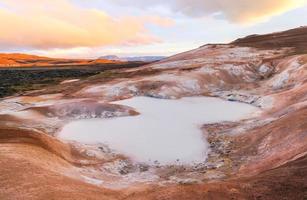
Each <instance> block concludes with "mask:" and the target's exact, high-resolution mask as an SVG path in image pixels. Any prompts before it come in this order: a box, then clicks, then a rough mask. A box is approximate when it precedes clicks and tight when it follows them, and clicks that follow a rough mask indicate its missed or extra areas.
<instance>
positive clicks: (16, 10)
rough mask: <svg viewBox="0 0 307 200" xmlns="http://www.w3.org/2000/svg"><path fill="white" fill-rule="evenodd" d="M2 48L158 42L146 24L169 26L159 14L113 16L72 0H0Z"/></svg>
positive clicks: (0, 44) (71, 46)
mask: <svg viewBox="0 0 307 200" xmlns="http://www.w3.org/2000/svg"><path fill="white" fill-rule="evenodd" d="M0 5H1V6H0V25H1V31H0V46H1V47H2V48H33V49H50V48H74V47H96V46H104V45H115V44H120V45H135V44H150V43H155V42H159V39H158V38H157V37H155V36H153V35H151V34H150V33H149V31H148V30H146V28H145V25H146V24H147V23H152V24H156V25H159V26H161V25H162V26H166V25H168V24H170V21H169V19H163V18H161V17H157V16H150V17H148V18H146V17H144V18H136V17H132V16H124V17H112V16H109V15H107V14H106V13H104V12H103V11H101V10H97V9H88V8H81V7H78V6H76V5H74V4H73V3H72V2H71V1H69V0H52V1H50V0H27V1H24V0H0Z"/></svg>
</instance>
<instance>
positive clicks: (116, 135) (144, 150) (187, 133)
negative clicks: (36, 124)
mask: <svg viewBox="0 0 307 200" xmlns="http://www.w3.org/2000/svg"><path fill="white" fill-rule="evenodd" d="M114 103H116V104H121V105H126V106H130V107H133V108H135V109H136V110H137V111H138V112H139V113H141V114H140V115H138V116H129V117H118V118H113V119H91V120H79V121H74V122H71V123H69V124H67V125H66V126H64V128H63V129H62V131H61V132H60V133H59V135H58V137H59V138H61V139H64V140H73V141H77V142H80V143H86V144H99V143H103V144H107V145H108V146H109V147H110V148H111V149H113V150H115V151H116V152H118V153H121V154H123V155H126V156H128V157H130V158H131V159H132V160H134V161H136V162H145V163H153V162H155V161H158V162H159V163H160V164H161V165H168V164H177V163H178V164H195V163H200V162H204V161H205V160H206V158H207V153H208V143H207V141H206V138H204V136H203V134H202V131H201V130H200V127H201V125H203V124H205V123H214V122H221V121H236V120H240V119H242V118H246V117H249V115H250V114H253V113H255V112H256V111H258V109H257V108H256V107H253V106H251V105H248V104H243V103H237V102H229V101H224V100H221V99H218V98H211V97H188V98H182V99H179V100H164V99H155V98H150V97H134V98H131V99H128V100H123V101H118V102H114Z"/></svg>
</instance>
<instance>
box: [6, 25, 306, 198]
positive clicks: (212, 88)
mask: <svg viewBox="0 0 307 200" xmlns="http://www.w3.org/2000/svg"><path fill="white" fill-rule="evenodd" d="M272 38H273V39H272ZM305 40H306V27H303V28H299V29H294V30H290V31H286V32H281V33H274V34H270V35H264V36H252V37H248V38H245V39H241V40H237V41H235V42H233V43H232V44H225V45H206V46H203V47H200V48H198V49H195V50H192V51H189V52H185V53H182V54H179V55H175V56H172V57H170V58H167V59H165V60H162V61H160V62H158V63H154V64H151V65H147V66H144V67H141V68H138V69H121V70H114V71H113V72H108V73H101V74H98V75H96V76H93V77H90V78H88V79H87V80H82V81H78V82H69V83H66V84H63V85H60V86H50V87H48V88H46V89H45V90H44V91H36V92H32V93H28V94H26V95H24V96H19V97H9V98H5V99H2V101H0V149H1V151H0V198H1V199H45V198H49V199H140V200H141V199H142V200H147V199H178V200H180V199H185V200H186V199H267V200H272V199H273V200H274V199H276V200H277V199H278V200H279V199H306V198H307V193H306V191H307V162H306V161H307V160H306V153H307V121H306V118H307V54H303V52H305V51H306V48H307V46H306V45H301V44H302V43H301V42H300V41H305ZM272 43H274V45H272ZM275 44H276V45H275ZM298 49H299V51H298ZM134 96H149V97H155V98H165V99H176V98H181V97H187V96H215V97H219V98H222V99H226V100H229V101H238V102H244V103H247V104H251V105H254V106H257V107H259V108H260V109H261V110H262V112H261V115H258V116H255V117H251V118H249V119H246V120H241V121H239V122H221V123H214V124H203V126H202V132H203V135H204V136H205V137H206V138H207V140H208V142H209V144H210V153H209V155H208V159H207V161H206V162H205V163H203V164H201V165H199V166H167V167H157V166H143V165H138V164H135V163H133V162H131V160H129V158H127V157H125V156H124V155H120V154H113V153H110V152H109V151H108V149H107V148H106V147H105V146H91V145H84V144H79V143H75V142H67V141H66V142H63V141H60V140H59V139H57V138H56V136H57V133H58V132H59V130H60V129H61V128H62V127H63V126H64V125H65V124H67V123H68V122H71V121H74V120H77V119H80V118H81V119H88V118H110V117H119V116H127V115H138V114H139V113H137V112H136V111H135V110H133V109H132V108H130V107H126V106H121V105H115V104H112V103H111V102H112V101H114V100H120V99H127V98H131V97H134ZM157 148H159V147H157Z"/></svg>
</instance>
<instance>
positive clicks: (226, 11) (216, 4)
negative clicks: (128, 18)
mask: <svg viewBox="0 0 307 200" xmlns="http://www.w3.org/2000/svg"><path fill="white" fill-rule="evenodd" d="M112 2H117V3H122V4H125V5H131V1H130V0H112ZM306 3H307V0H168V1H166V0H147V1H144V0H134V1H133V5H134V6H140V7H152V6H154V5H164V6H168V7H169V8H170V9H171V10H173V11H175V12H179V13H182V14H185V15H188V16H192V17H203V16H210V15H213V14H222V15H223V16H224V17H225V19H226V20H228V21H230V22H234V23H243V24H252V23H257V22H261V21H265V20H268V19H270V18H271V17H272V16H274V15H279V14H282V13H284V12H287V11H289V10H292V9H295V8H297V7H300V6H303V5H306Z"/></svg>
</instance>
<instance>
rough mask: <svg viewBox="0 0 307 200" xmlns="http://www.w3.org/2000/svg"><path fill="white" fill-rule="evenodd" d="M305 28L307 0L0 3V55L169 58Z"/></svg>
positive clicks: (10, 0) (5, 0)
mask: <svg viewBox="0 0 307 200" xmlns="http://www.w3.org/2000/svg"><path fill="white" fill-rule="evenodd" d="M304 25H307V0H214V1H213V0H167V1H166V0H26V1H25V0H0V27H1V31H0V52H19V53H28V54H36V55H42V56H49V57H61V58H64V57H65V58H97V57H99V56H103V55H119V56H145V55H156V56H170V55H173V54H176V53H180V52H184V51H187V50H191V49H194V48H197V47H199V46H201V45H204V44H207V43H227V42H231V41H233V40H235V39H237V38H239V37H244V36H247V35H250V34H263V33H270V32H276V31H282V30H287V29H290V28H295V27H299V26H304Z"/></svg>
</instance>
